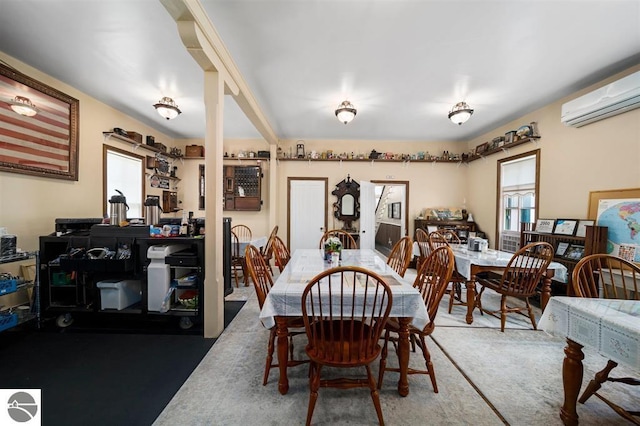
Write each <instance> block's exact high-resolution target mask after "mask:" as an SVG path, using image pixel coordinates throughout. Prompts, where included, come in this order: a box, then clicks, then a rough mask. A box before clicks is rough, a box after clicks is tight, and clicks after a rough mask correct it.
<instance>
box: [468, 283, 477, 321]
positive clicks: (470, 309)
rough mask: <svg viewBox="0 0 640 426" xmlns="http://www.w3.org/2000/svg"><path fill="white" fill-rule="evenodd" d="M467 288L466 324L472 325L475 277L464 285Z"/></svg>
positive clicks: (474, 302) (474, 305)
mask: <svg viewBox="0 0 640 426" xmlns="http://www.w3.org/2000/svg"><path fill="white" fill-rule="evenodd" d="M466 286H467V318H466V319H467V324H472V323H473V309H474V308H475V307H476V275H475V274H471V277H470V278H469V280H468V281H467V283H466Z"/></svg>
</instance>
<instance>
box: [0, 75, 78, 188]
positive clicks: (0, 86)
mask: <svg viewBox="0 0 640 426" xmlns="http://www.w3.org/2000/svg"><path fill="white" fill-rule="evenodd" d="M25 105H26V106H27V108H26V109H25V107H24V106H25ZM0 110H2V114H0V146H2V148H3V150H2V153H0V170H2V171H5V172H12V173H21V174H27V175H34V176H42V177H48V178H55V179H66V180H76V181H77V180H78V128H79V123H78V120H79V101H78V100H77V99H75V98H72V97H71V96H69V95H67V94H64V93H62V92H61V91H59V90H57V89H54V88H52V87H50V86H47V85H46V84H44V83H41V82H39V81H37V80H34V79H32V78H31V77H28V76H26V75H24V74H22V73H20V72H18V71H16V70H15V69H13V68H10V67H8V66H6V65H3V64H0Z"/></svg>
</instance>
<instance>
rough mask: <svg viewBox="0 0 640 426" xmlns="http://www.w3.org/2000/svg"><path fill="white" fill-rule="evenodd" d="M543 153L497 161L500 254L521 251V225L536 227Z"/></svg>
mask: <svg viewBox="0 0 640 426" xmlns="http://www.w3.org/2000/svg"><path fill="white" fill-rule="evenodd" d="M539 153H540V150H536V151H533V152H528V153H525V154H521V155H518V156H515V157H510V158H505V159H502V160H500V161H498V183H499V188H500V193H499V195H498V197H499V198H498V205H499V214H498V215H497V216H498V220H499V223H498V228H497V229H498V234H499V235H498V241H499V242H500V250H504V251H509V252H515V251H517V250H518V249H519V248H520V231H521V229H520V228H521V224H522V223H534V222H535V220H536V217H537V213H536V208H537V205H538V202H537V200H538V175H539V155H540V154H539Z"/></svg>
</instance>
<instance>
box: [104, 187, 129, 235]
mask: <svg viewBox="0 0 640 426" xmlns="http://www.w3.org/2000/svg"><path fill="white" fill-rule="evenodd" d="M116 192H117V193H118V194H120V195H112V196H111V199H110V200H109V204H110V211H109V223H110V224H111V225H114V226H120V224H121V223H123V222H126V221H127V210H129V206H128V205H127V198H126V197H125V196H124V194H123V193H122V192H120V191H118V190H117V189H116Z"/></svg>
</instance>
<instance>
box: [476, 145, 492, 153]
mask: <svg viewBox="0 0 640 426" xmlns="http://www.w3.org/2000/svg"><path fill="white" fill-rule="evenodd" d="M488 149H489V142H485V143H481V144H480V145H478V146H476V152H475V154H476V155H482V154H484V152H485V151H486V150H488Z"/></svg>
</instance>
